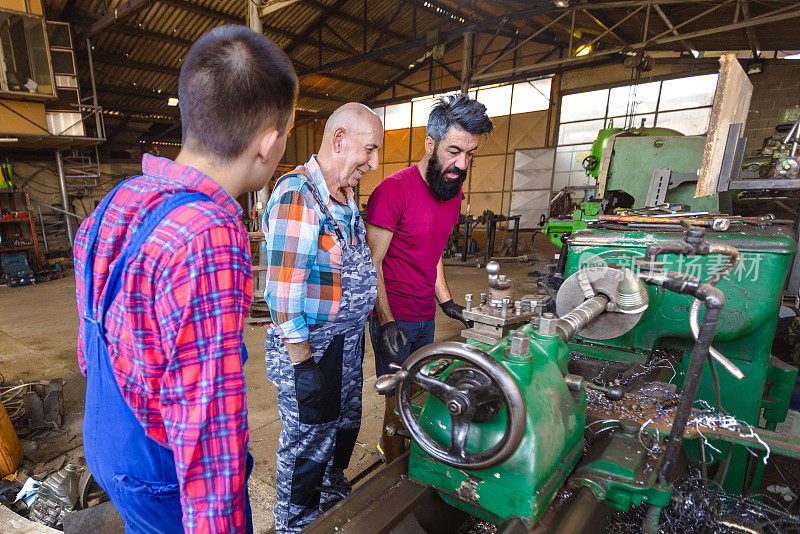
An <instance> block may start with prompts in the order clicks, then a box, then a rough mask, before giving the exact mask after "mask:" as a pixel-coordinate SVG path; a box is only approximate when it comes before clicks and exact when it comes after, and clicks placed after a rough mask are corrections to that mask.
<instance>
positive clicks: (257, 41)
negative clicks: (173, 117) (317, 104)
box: [178, 26, 297, 162]
mask: <svg viewBox="0 0 800 534" xmlns="http://www.w3.org/2000/svg"><path fill="white" fill-rule="evenodd" d="M296 98H297V75H296V74H295V72H294V68H293V67H292V64H291V62H290V61H289V58H288V57H287V56H286V54H285V53H284V52H283V50H281V49H280V48H278V46H277V45H275V43H273V42H272V41H270V40H269V39H267V38H266V37H264V36H263V35H260V34H258V33H256V32H254V31H253V30H251V29H249V28H246V27H244V26H219V27H217V28H214V29H213V30H211V31H210V32H208V33H206V34H205V35H203V36H202V37H200V39H198V40H197V42H196V43H194V45H192V48H191V49H190V50H189V53H188V54H186V59H185V60H184V63H183V66H182V67H181V73H180V76H179V78H178V103H179V105H180V109H181V122H182V123H183V143H184V145H185V146H186V147H187V148H189V149H190V150H192V151H198V152H201V151H202V152H210V153H211V154H213V155H215V156H216V157H218V158H219V159H220V160H222V161H224V162H229V161H231V160H233V159H236V158H237V157H238V156H240V155H241V154H242V152H244V150H245V148H246V147H247V145H248V144H250V142H251V141H252V140H253V138H254V137H255V136H256V135H257V134H258V133H259V132H262V131H263V130H264V129H265V128H267V127H269V126H275V127H277V129H278V133H280V134H281V135H283V130H284V129H285V125H286V123H287V121H288V120H289V115H290V113H292V110H293V108H294V101H295V99H296Z"/></svg>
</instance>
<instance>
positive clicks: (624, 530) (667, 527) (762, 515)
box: [605, 476, 800, 534]
mask: <svg viewBox="0 0 800 534" xmlns="http://www.w3.org/2000/svg"><path fill="white" fill-rule="evenodd" d="M674 491H675V493H674V494H673V497H672V502H671V503H670V505H669V506H667V507H666V508H665V509H664V511H663V512H662V513H661V523H660V526H659V534H700V533H702V532H706V533H712V532H713V533H714V534H742V533H759V534H761V533H763V534H795V533H800V518H798V517H797V516H796V515H793V514H791V513H789V512H788V511H787V510H786V509H785V508H784V507H783V506H782V505H781V504H780V503H778V502H777V501H774V500H771V499H770V498H769V497H768V496H764V500H763V502H759V501H758V500H756V498H755V497H742V496H740V495H735V496H732V495H728V494H726V493H725V492H723V491H722V489H721V488H720V487H719V486H717V485H715V484H714V483H713V482H711V481H708V480H705V479H702V478H701V477H699V476H689V477H685V478H683V479H681V480H679V481H678V482H676V483H675V485H674ZM644 516H645V508H644V507H636V508H633V509H631V511H629V512H619V511H614V512H613V514H612V517H611V521H610V522H609V525H608V527H607V528H606V530H605V533H606V534H634V533H639V532H641V531H642V520H643V519H644Z"/></svg>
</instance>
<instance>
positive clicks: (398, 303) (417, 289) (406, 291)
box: [367, 164, 462, 321]
mask: <svg viewBox="0 0 800 534" xmlns="http://www.w3.org/2000/svg"><path fill="white" fill-rule="evenodd" d="M461 199H462V193H459V194H458V195H457V196H456V197H455V198H453V199H451V200H445V201H440V200H437V199H435V198H434V197H433V195H432V194H431V191H430V189H429V188H428V184H427V183H425V180H423V179H422V175H421V174H420V172H419V168H417V166H416V164H414V165H412V166H411V167H408V168H405V169H403V170H400V171H397V172H396V173H394V174H391V175H389V176H387V177H386V178H384V179H383V180H382V181H381V183H379V184H378V187H376V188H375V191H373V192H372V195H370V197H369V201H367V222H368V223H371V224H374V225H375V226H380V227H382V228H386V229H388V230H391V231H392V232H393V234H394V235H393V236H392V241H391V243H390V244H389V249H388V250H387V251H386V256H385V257H384V258H383V280H384V282H385V284H386V294H387V297H388V299H389V308H390V309H391V310H392V315H393V316H394V318H395V319H397V320H400V321H425V320H428V319H433V317H434V315H436V299H435V295H434V285H435V284H436V265H437V264H438V263H439V259H440V258H441V257H442V251H444V247H445V245H447V238H448V236H449V235H450V233H451V232H452V231H453V226H455V224H456V223H457V222H458V214H459V211H460V209H461Z"/></svg>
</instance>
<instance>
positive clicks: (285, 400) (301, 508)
mask: <svg viewBox="0 0 800 534" xmlns="http://www.w3.org/2000/svg"><path fill="white" fill-rule="evenodd" d="M306 178H307V183H308V184H309V185H310V187H311V192H312V193H313V195H314V198H315V199H316V200H317V202H318V203H319V204H320V206H321V207H322V210H323V211H324V213H325V216H326V218H327V219H329V220H330V221H333V225H334V229H335V232H336V236H337V240H338V242H339V244H340V245H341V248H342V263H341V265H342V297H341V303H340V306H339V311H338V313H337V314H336V319H335V320H334V321H331V322H328V323H325V324H322V325H311V326H310V337H309V343H310V344H311V350H312V354H313V357H314V359H315V360H316V362H317V364H318V365H319V367H320V368H321V369H322V371H323V373H324V375H325V398H324V400H323V402H322V403H320V406H318V407H316V408H315V407H312V406H306V405H304V404H300V403H298V402H297V394H296V391H295V377H294V366H293V364H292V361H291V360H290V359H289V353H288V352H287V351H286V345H284V343H283V341H281V340H280V339H279V338H278V337H277V336H276V335H274V334H273V333H270V334H268V335H267V338H266V340H265V341H264V348H265V349H266V363H267V378H268V379H269V380H270V381H271V382H272V383H273V384H275V386H277V388H278V413H279V414H280V418H281V423H283V428H282V429H281V433H280V437H279V440H278V453H277V470H276V471H277V473H276V477H275V492H276V497H277V504H276V506H275V510H274V514H275V532H276V534H284V533H288V532H298V531H300V530H302V529H303V528H304V527H306V526H307V525H308V524H310V523H311V522H312V521H314V519H316V518H317V516H318V514H319V506H320V494H319V493H318V492H317V491H315V489H314V488H315V487H316V486H320V485H330V482H331V473H332V472H333V471H334V470H344V469H345V468H347V465H348V463H349V462H350V456H351V455H352V453H353V448H354V447H355V443H356V438H357V437H358V431H359V429H360V427H361V389H362V382H363V375H362V371H361V364H362V362H363V359H364V324H365V322H366V320H367V316H368V315H369V313H370V312H371V311H372V308H373V306H374V305H375V298H376V297H377V294H378V278H377V273H376V271H375V266H374V265H373V263H372V258H371V257H370V251H369V247H368V246H367V242H366V229H365V227H364V223H363V221H361V218H360V216H358V215H357V214H356V216H355V224H354V227H353V228H352V234H354V235H355V236H356V237H357V242H356V243H355V244H350V243H349V242H348V240H347V239H345V237H344V235H343V232H342V230H341V229H340V228H339V223H338V222H336V219H334V217H333V215H332V214H331V213H330V211H329V210H328V207H327V206H326V204H325V202H323V201H322V197H321V195H320V193H319V191H318V190H317V189H316V187H315V186H314V182H313V180H312V179H311V178H310V177H308V176H306ZM276 185H277V184H276ZM264 231H265V232H266V231H268V229H264Z"/></svg>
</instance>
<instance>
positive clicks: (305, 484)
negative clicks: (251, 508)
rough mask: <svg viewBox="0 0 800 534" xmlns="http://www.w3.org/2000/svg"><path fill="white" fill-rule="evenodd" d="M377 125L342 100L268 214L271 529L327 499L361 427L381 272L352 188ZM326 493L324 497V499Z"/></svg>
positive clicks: (375, 142) (377, 136)
mask: <svg viewBox="0 0 800 534" xmlns="http://www.w3.org/2000/svg"><path fill="white" fill-rule="evenodd" d="M382 143H383V126H382V124H381V120H380V118H379V117H378V116H377V115H376V114H375V113H374V112H373V111H372V110H371V109H369V108H367V107H366V106H363V105H361V104H357V103H349V104H345V105H344V106H342V107H340V108H339V109H338V110H336V111H335V112H334V113H333V115H331V117H330V118H329V119H328V122H327V123H326V125H325V132H324V134H323V137H322V145H321V146H320V149H319V153H318V154H315V155H314V156H311V159H310V160H309V161H308V163H306V164H305V165H302V166H300V167H297V168H296V169H295V170H294V171H292V172H291V173H289V174H286V175H284V176H282V177H281V178H279V179H278V181H277V183H276V184H275V188H274V189H273V191H272V196H271V197H270V200H269V202H268V203H267V208H266V210H265V212H264V220H263V229H264V233H265V234H266V236H267V242H266V258H267V262H268V265H269V269H268V271H267V283H266V288H265V291H264V296H265V298H266V300H267V304H268V305H269V309H270V313H271V315H272V319H273V321H274V322H273V323H272V326H271V327H270V329H269V330H268V334H267V339H266V341H265V342H264V346H265V348H266V351H267V355H266V360H267V377H268V378H269V380H270V381H271V382H273V383H274V384H275V385H276V386H277V388H278V412H279V414H280V417H281V422H282V423H283V429H282V430H281V434H280V440H279V447H278V462H277V476H276V483H275V486H276V493H277V499H278V502H277V505H276V506H275V510H274V514H275V531H276V532H277V533H279V534H280V533H285V532H297V531H300V530H302V529H303V527H305V526H306V525H308V524H309V523H311V522H312V521H313V520H314V519H315V518H316V517H317V515H318V511H319V510H321V509H324V508H327V507H328V506H329V505H330V504H332V502H333V500H332V498H333V495H332V494H330V493H325V492H323V494H322V496H320V493H319V492H318V491H316V490H315V488H316V487H318V486H329V487H334V488H337V490H338V491H343V492H347V491H349V484H348V482H347V480H346V479H345V477H344V469H345V468H346V467H347V465H348V463H349V461H350V455H351V454H352V452H353V447H354V446H355V442H356V437H357V436H358V430H359V428H360V426H361V385H362V373H361V362H362V360H363V355H364V324H365V322H366V319H367V316H368V315H369V313H370V311H372V307H373V305H374V304H375V298H376V295H377V275H376V272H375V267H374V265H373V264H372V260H371V259H370V250H369V247H368V246H367V242H366V230H365V228H364V223H363V221H362V220H361V217H360V216H359V213H358V207H357V205H356V202H355V199H354V196H353V188H355V187H356V185H358V181H359V180H360V179H361V177H362V176H363V175H364V173H365V172H367V171H368V170H372V169H375V168H376V167H377V166H378V150H379V149H380V147H381V144H382ZM320 497H322V499H321V498H320Z"/></svg>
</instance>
